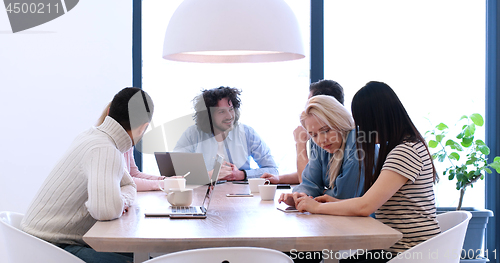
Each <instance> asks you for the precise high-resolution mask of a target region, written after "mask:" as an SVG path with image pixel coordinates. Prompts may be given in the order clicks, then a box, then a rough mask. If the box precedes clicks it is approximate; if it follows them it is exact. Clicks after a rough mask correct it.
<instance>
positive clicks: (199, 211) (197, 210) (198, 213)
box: [145, 155, 224, 219]
mask: <svg viewBox="0 0 500 263" xmlns="http://www.w3.org/2000/svg"><path fill="white" fill-rule="evenodd" d="M223 162H224V158H223V157H222V156H220V155H217V157H216V160H215V165H214V171H213V173H212V178H208V180H209V181H210V183H209V184H208V186H207V192H206V193H205V198H204V199H203V203H202V205H201V206H170V207H168V208H167V209H163V208H162V210H160V211H153V210H146V212H145V216H146V217H164V216H169V217H170V218H172V219H175V218H206V217H207V211H208V206H209V205H210V200H211V198H212V195H213V190H214V188H215V185H216V184H217V179H218V178H219V173H220V170H221V167H222V163H223ZM207 177H208V173H207Z"/></svg>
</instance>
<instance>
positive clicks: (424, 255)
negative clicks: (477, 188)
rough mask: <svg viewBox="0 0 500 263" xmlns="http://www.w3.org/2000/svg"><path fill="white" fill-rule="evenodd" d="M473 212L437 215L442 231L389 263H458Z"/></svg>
mask: <svg viewBox="0 0 500 263" xmlns="http://www.w3.org/2000/svg"><path fill="white" fill-rule="evenodd" d="M471 217H472V214H471V213H470V212H467V211H452V212H447V213H444V214H440V215H438V216H437V221H438V223H439V227H440V228H441V233H440V234H439V235H437V236H435V237H433V238H430V239H428V240H426V241H424V242H422V243H420V244H418V245H416V246H414V247H412V248H410V249H408V250H406V251H405V252H404V253H401V254H399V255H398V256H397V257H395V258H394V259H392V260H390V261H389V263H399V262H422V263H458V262H460V254H461V252H462V246H463V244H464V239H465V232H466V231H467V226H468V225H469V220H470V219H471Z"/></svg>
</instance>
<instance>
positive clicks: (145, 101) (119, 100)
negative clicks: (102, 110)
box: [108, 88, 154, 131]
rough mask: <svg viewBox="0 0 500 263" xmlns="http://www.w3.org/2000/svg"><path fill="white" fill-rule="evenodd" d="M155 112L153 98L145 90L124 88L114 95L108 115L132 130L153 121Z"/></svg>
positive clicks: (126, 128)
mask: <svg viewBox="0 0 500 263" xmlns="http://www.w3.org/2000/svg"><path fill="white" fill-rule="evenodd" d="M153 112H154V104H153V100H152V99H151V97H150V96H149V95H148V94H147V93H146V92H145V91H143V90H142V89H139V88H124V89H122V90H121V91H120V92H118V93H117V94H116V95H115V96H114V97H113V100H112V101H111V105H110V106H109V114H108V116H109V117H111V118H113V119H114V120H115V121H116V122H118V123H119V124H120V125H121V126H122V127H123V128H124V129H125V130H126V131H130V130H132V129H135V128H137V127H139V126H141V125H143V124H144V123H149V122H151V118H152V117H153Z"/></svg>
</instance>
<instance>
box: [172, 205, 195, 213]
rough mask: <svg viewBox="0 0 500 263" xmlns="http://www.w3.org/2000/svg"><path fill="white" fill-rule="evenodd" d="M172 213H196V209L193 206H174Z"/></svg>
mask: <svg viewBox="0 0 500 263" xmlns="http://www.w3.org/2000/svg"><path fill="white" fill-rule="evenodd" d="M172 213H182V214H188V213H196V207H193V206H172Z"/></svg>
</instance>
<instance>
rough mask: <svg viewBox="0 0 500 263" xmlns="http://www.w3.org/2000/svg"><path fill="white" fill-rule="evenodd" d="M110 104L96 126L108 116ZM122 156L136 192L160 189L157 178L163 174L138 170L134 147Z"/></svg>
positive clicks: (161, 177)
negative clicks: (157, 174) (152, 173)
mask: <svg viewBox="0 0 500 263" xmlns="http://www.w3.org/2000/svg"><path fill="white" fill-rule="evenodd" d="M110 104H111V102H110V103H108V105H107V106H106V108H104V111H103V112H102V114H101V116H100V117H99V119H97V123H96V126H99V125H101V124H102V123H103V122H104V119H105V118H106V116H108V111H109V106H110ZM123 157H124V158H125V165H126V168H127V171H128V172H129V173H130V176H132V179H134V183H135V184H136V185H137V191H138V192H144V191H156V190H160V187H159V183H158V180H162V179H163V176H156V175H151V174H146V173H143V172H141V171H139V168H138V167H137V165H136V164H135V159H134V147H132V148H130V150H128V151H126V152H125V153H124V154H123Z"/></svg>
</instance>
